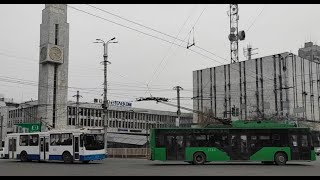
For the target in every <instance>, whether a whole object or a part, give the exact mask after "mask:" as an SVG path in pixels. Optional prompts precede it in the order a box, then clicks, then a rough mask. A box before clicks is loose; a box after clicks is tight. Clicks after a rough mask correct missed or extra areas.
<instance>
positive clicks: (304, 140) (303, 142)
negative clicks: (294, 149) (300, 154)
mask: <svg viewBox="0 0 320 180" xmlns="http://www.w3.org/2000/svg"><path fill="white" fill-rule="evenodd" d="M301 146H302V147H308V136H307V135H302V137H301Z"/></svg>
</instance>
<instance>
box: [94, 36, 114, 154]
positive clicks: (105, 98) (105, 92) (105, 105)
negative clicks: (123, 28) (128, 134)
mask: <svg viewBox="0 0 320 180" xmlns="http://www.w3.org/2000/svg"><path fill="white" fill-rule="evenodd" d="M115 39H116V38H115V37H113V38H112V39H110V40H108V41H107V42H104V41H103V40H101V39H96V40H97V41H96V42H94V43H102V44H103V47H104V54H103V65H104V93H103V94H104V98H103V99H104V100H103V104H104V106H103V113H104V141H105V143H104V148H105V150H106V154H107V147H108V146H107V142H108V141H107V132H108V100H107V65H108V63H109V64H111V63H110V62H109V61H108V44H109V43H118V42H116V41H113V40H115Z"/></svg>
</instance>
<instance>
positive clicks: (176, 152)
mask: <svg viewBox="0 0 320 180" xmlns="http://www.w3.org/2000/svg"><path fill="white" fill-rule="evenodd" d="M183 139H184V138H183V136H182V135H167V136H166V150H167V160H184V154H185V152H184V151H185V145H184V144H185V143H184V141H183Z"/></svg>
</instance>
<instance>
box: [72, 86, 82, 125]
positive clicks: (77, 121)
mask: <svg viewBox="0 0 320 180" xmlns="http://www.w3.org/2000/svg"><path fill="white" fill-rule="evenodd" d="M72 97H76V98H77V110H76V111H77V112H76V127H79V125H80V123H79V98H80V97H82V96H81V95H80V94H79V91H77V95H74V96H72Z"/></svg>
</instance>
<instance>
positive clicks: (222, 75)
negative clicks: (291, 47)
mask: <svg viewBox="0 0 320 180" xmlns="http://www.w3.org/2000/svg"><path fill="white" fill-rule="evenodd" d="M319 87H320V70H319V64H318V63H317V62H316V61H310V60H308V59H303V58H301V57H298V56H296V55H294V54H291V53H288V52H285V53H281V54H275V55H271V56H266V57H261V58H256V59H251V60H247V61H242V62H239V63H234V64H226V65H222V66H216V67H212V68H207V69H202V70H196V71H194V72H193V96H194V101H193V108H194V109H195V110H198V111H202V112H206V113H213V114H214V115H215V116H217V117H220V118H230V119H234V120H235V119H242V120H250V119H257V118H261V119H265V118H275V119H281V118H283V119H287V118H286V117H294V118H296V119H300V120H304V121H311V122H313V121H317V122H319V117H320V109H319V108H320V105H319V103H320V102H319V100H320V89H319ZM233 108H234V109H236V110H239V114H238V115H236V116H232V115H231V112H232V109H233ZM193 117H194V122H201V121H204V120H205V118H204V117H201V116H200V115H199V114H194V115H193ZM313 124H317V123H313Z"/></svg>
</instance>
